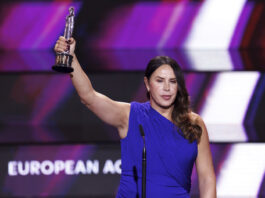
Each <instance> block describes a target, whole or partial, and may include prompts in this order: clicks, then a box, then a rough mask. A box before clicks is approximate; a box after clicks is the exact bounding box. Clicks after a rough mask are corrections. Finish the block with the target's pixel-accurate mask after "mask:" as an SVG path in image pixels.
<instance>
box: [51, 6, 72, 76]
mask: <svg viewBox="0 0 265 198" xmlns="http://www.w3.org/2000/svg"><path fill="white" fill-rule="evenodd" d="M74 16H75V15H74V8H73V7H70V8H69V15H68V16H67V17H66V23H65V29H64V38H65V39H66V41H68V40H69V39H70V38H71V37H72V35H73V30H74ZM72 60H73V56H72V55H70V49H67V50H66V51H63V52H57V53H56V60H55V65H54V66H52V69H53V70H55V71H57V72H62V73H70V72H73V71H74V69H73V68H72V67H71V64H72Z"/></svg>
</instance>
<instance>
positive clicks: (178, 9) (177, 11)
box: [157, 2, 185, 48]
mask: <svg viewBox="0 0 265 198" xmlns="http://www.w3.org/2000/svg"><path fill="white" fill-rule="evenodd" d="M184 6H185V2H183V3H179V4H176V5H175V8H174V11H173V13H172V16H171V17H170V20H169V22H168V24H167V26H166V28H165V30H164V32H163V34H162V36H161V39H160V41H159V43H158V45H157V47H158V48H163V47H164V46H165V44H166V42H167V41H168V39H169V38H170V36H171V35H172V33H173V31H174V28H175V26H176V24H177V22H178V20H179V19H180V16H181V14H182V13H183V11H184Z"/></svg>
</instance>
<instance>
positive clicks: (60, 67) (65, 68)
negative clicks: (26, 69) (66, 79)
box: [52, 65, 74, 73]
mask: <svg viewBox="0 0 265 198" xmlns="http://www.w3.org/2000/svg"><path fill="white" fill-rule="evenodd" d="M52 69H53V70H54V71H57V72H61V73H71V72H73V71H74V69H73V68H72V67H68V66H67V65H54V66H52Z"/></svg>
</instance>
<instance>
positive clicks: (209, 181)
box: [194, 114, 216, 198]
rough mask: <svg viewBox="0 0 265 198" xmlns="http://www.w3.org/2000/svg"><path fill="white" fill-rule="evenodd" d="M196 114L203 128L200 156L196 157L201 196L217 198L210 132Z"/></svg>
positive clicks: (199, 144) (199, 146)
mask: <svg viewBox="0 0 265 198" xmlns="http://www.w3.org/2000/svg"><path fill="white" fill-rule="evenodd" d="M194 115H195V117H196V118H195V120H196V123H197V124H199V126H200V127H201V128H202V135H201V139H200V141H199V143H198V156H197V159H196V169H197V174H198V178H199V189H200V197H201V198H216V178H215V173H214V168H213V162H212V154H211V150H210V145H209V137H208V132H207V129H206V127H205V124H204V122H203V120H202V119H201V117H200V116H199V115H197V114H194Z"/></svg>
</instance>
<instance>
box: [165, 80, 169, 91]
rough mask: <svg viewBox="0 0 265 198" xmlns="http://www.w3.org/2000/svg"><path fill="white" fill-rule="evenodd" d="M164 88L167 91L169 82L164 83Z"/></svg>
mask: <svg viewBox="0 0 265 198" xmlns="http://www.w3.org/2000/svg"><path fill="white" fill-rule="evenodd" d="M164 90H165V91H169V84H168V83H167V82H165V83H164Z"/></svg>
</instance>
